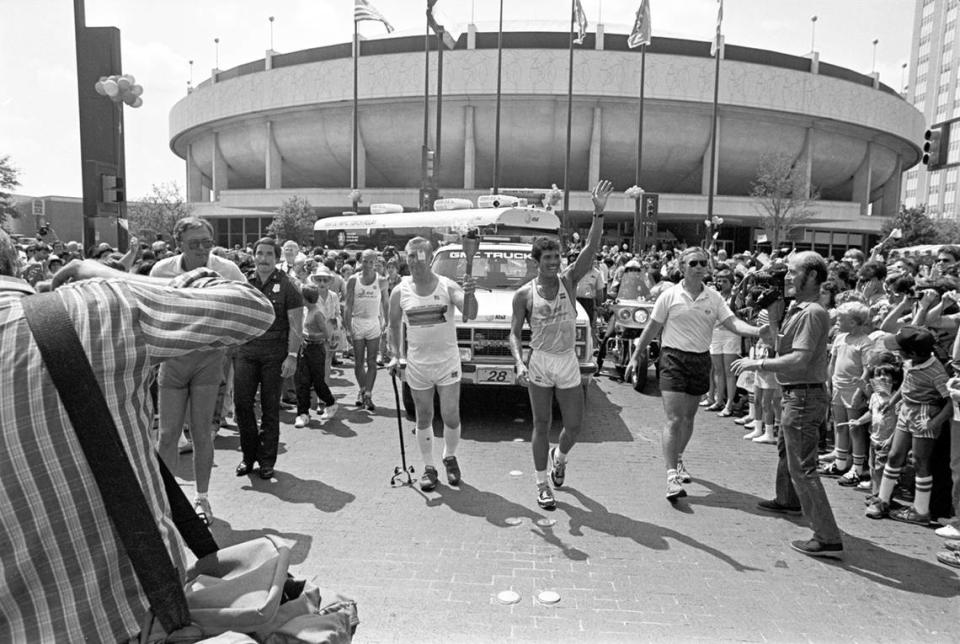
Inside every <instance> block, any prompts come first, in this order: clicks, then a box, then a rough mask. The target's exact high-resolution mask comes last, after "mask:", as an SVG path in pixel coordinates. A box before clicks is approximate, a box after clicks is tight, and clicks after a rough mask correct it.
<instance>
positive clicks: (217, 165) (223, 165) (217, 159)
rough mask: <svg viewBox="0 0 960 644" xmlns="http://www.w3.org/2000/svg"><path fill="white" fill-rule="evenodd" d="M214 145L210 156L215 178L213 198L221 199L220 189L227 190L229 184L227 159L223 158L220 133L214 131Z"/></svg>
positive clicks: (213, 180) (215, 199)
mask: <svg viewBox="0 0 960 644" xmlns="http://www.w3.org/2000/svg"><path fill="white" fill-rule="evenodd" d="M211 145H212V146H213V150H212V152H213V153H212V154H211V155H210V157H211V158H212V159H213V178H212V182H213V185H212V187H211V188H212V190H213V200H214V201H219V200H220V191H221V190H226V189H227V187H228V185H227V161H226V159H224V158H223V154H222V153H221V152H220V133H219V132H214V133H213V141H212V143H211Z"/></svg>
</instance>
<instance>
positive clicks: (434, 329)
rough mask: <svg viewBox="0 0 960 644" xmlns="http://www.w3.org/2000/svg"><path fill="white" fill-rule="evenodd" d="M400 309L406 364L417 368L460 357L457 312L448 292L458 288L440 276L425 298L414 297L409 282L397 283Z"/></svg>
mask: <svg viewBox="0 0 960 644" xmlns="http://www.w3.org/2000/svg"><path fill="white" fill-rule="evenodd" d="M397 288H399V289H400V309H401V310H402V311H403V321H404V323H405V324H406V327H407V360H409V361H411V362H415V363H416V364H418V365H423V364H440V363H443V362H446V361H448V360H450V359H451V357H456V356H459V355H460V352H459V350H458V349H457V324H456V314H457V309H456V307H455V306H454V304H453V300H452V299H451V298H450V289H451V288H460V287H459V286H458V285H457V284H455V283H453V282H452V281H450V280H449V279H447V278H446V277H443V276H442V275H438V276H437V287H436V288H435V289H433V292H432V293H430V294H429V295H417V292H416V289H415V287H414V285H413V278H411V277H404V278H403V279H402V280H400V285H399V286H397Z"/></svg>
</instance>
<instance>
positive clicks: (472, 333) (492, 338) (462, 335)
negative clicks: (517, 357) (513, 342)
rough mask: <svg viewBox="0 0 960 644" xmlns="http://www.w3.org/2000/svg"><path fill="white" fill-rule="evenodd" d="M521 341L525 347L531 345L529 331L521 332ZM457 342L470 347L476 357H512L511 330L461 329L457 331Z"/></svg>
mask: <svg viewBox="0 0 960 644" xmlns="http://www.w3.org/2000/svg"><path fill="white" fill-rule="evenodd" d="M520 340H521V342H523V345H524V346H526V345H527V344H529V342H530V330H529V329H523V331H521V332H520ZM457 342H459V343H460V344H462V345H466V346H470V347H471V348H472V349H473V355H474V356H475V357H476V356H482V357H503V358H509V357H511V354H510V329H505V328H502V327H500V328H482V327H481V328H464V327H460V328H458V329H457Z"/></svg>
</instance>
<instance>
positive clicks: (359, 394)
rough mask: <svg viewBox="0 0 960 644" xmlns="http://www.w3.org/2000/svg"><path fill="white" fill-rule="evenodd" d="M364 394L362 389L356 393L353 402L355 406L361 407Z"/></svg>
mask: <svg viewBox="0 0 960 644" xmlns="http://www.w3.org/2000/svg"><path fill="white" fill-rule="evenodd" d="M363 401H364V395H363V389H361V390H360V393H358V394H357V402H355V403H353V404H354V405H356V406H357V407H363Z"/></svg>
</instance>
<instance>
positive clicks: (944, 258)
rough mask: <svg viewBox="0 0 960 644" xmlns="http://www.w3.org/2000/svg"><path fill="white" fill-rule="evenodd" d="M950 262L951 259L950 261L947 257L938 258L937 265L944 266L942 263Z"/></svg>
mask: <svg viewBox="0 0 960 644" xmlns="http://www.w3.org/2000/svg"><path fill="white" fill-rule="evenodd" d="M949 261H950V259H948V258H946V257H938V258H937V263H938V264H942V263H944V262H949Z"/></svg>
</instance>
